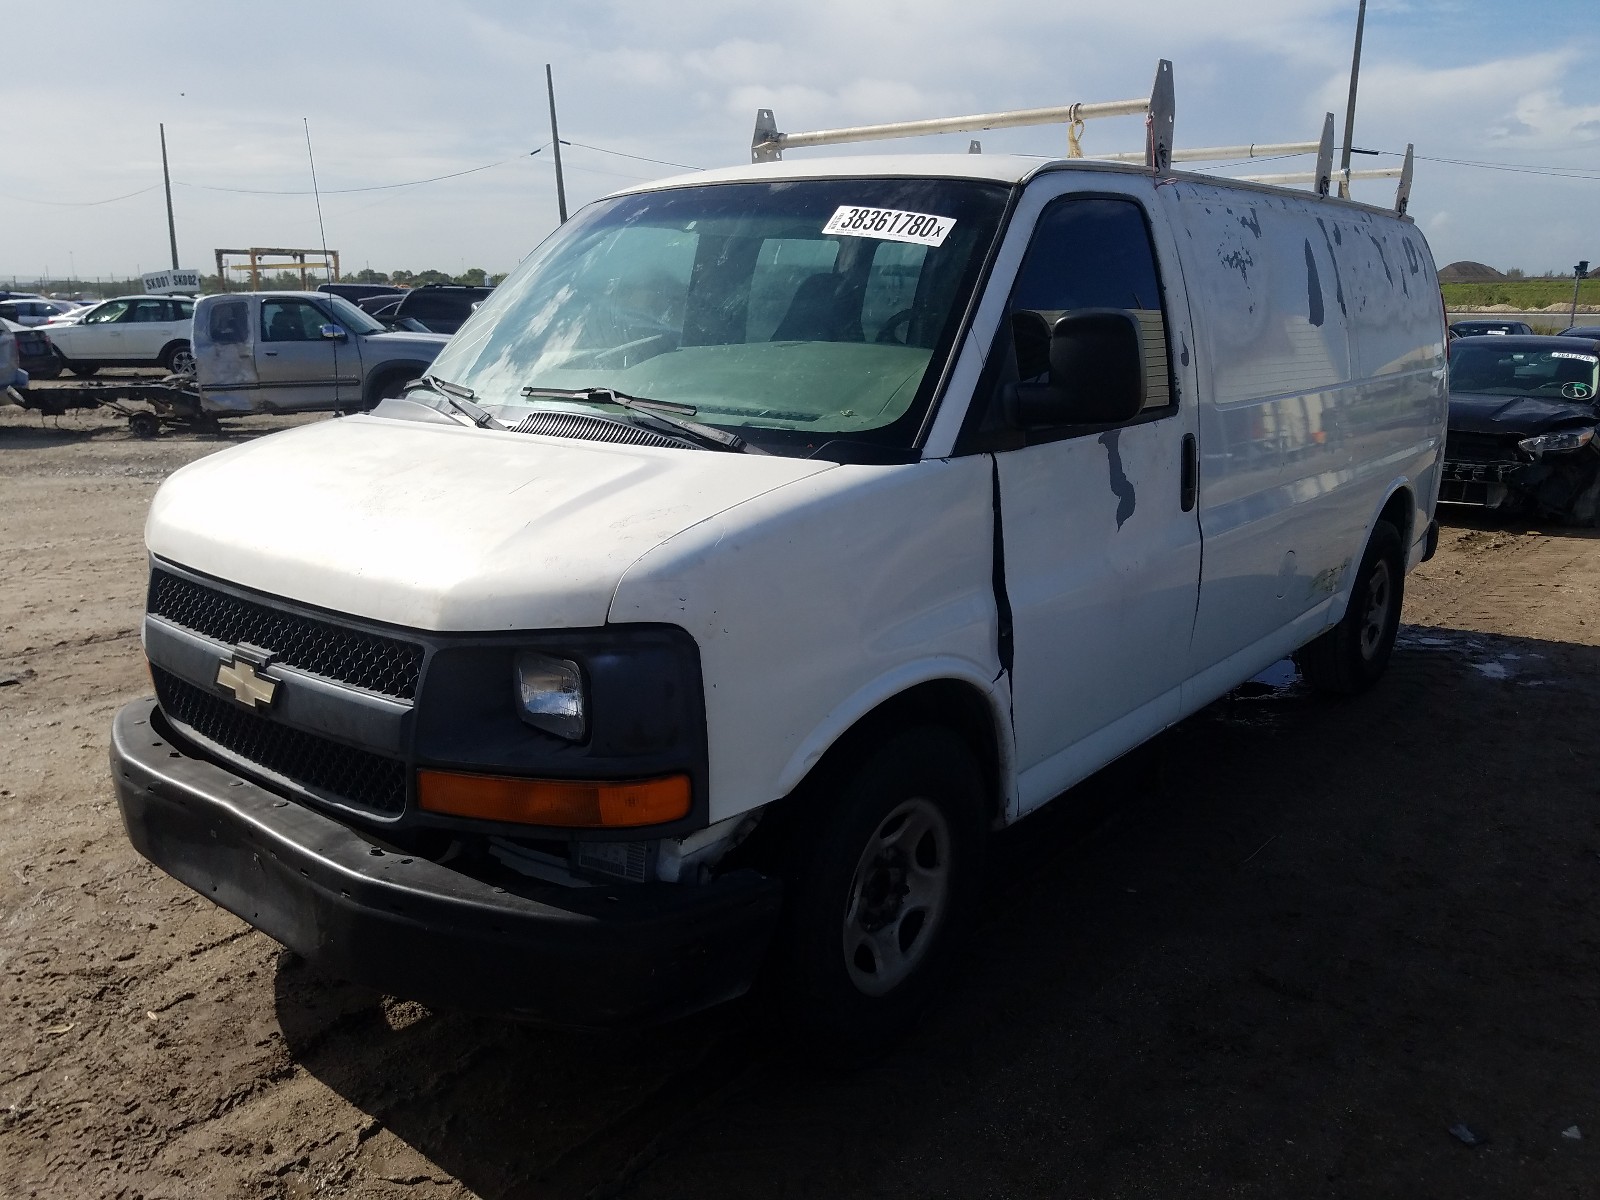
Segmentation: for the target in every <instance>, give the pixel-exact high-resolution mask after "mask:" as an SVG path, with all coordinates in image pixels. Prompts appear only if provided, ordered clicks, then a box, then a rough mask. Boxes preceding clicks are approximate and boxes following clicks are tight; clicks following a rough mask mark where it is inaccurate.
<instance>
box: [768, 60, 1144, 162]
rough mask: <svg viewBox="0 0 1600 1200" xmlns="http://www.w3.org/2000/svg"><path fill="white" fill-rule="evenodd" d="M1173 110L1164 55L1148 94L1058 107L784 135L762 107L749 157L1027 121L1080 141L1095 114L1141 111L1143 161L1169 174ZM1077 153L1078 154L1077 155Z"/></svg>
mask: <svg viewBox="0 0 1600 1200" xmlns="http://www.w3.org/2000/svg"><path fill="white" fill-rule="evenodd" d="M1174 108H1175V100H1174V95H1173V90H1172V63H1171V62H1170V61H1169V60H1167V59H1165V58H1163V59H1162V60H1161V61H1160V62H1159V63H1157V64H1156V77H1155V82H1154V83H1153V84H1152V85H1151V88H1150V94H1149V95H1148V96H1145V97H1143V98H1141V99H1138V100H1108V101H1102V102H1099V103H1089V104H1063V105H1060V106H1058V107H1055V108H1020V109H1013V110H1010V111H1008V112H992V113H974V114H972V115H970V116H965V117H935V118H933V119H931V120H926V121H894V122H890V123H889V124H886V125H852V126H846V127H843V128H840V129H818V130H815V131H813V132H811V133H780V132H779V131H778V122H777V119H776V118H775V117H774V116H773V115H772V110H771V109H770V108H763V109H761V110H759V111H758V112H757V113H756V127H755V133H754V135H753V136H752V137H751V139H750V161H751V162H777V161H778V160H780V159H781V158H782V157H783V152H784V151H785V150H797V149H799V148H801V147H803V146H837V145H842V144H844V143H847V142H872V141H878V140H881V139H885V138H904V137H921V136H924V135H927V134H934V133H976V132H977V131H978V130H981V129H1013V128H1016V127H1018V126H1023V125H1054V124H1056V123H1058V122H1064V123H1066V125H1067V128H1068V130H1069V140H1071V141H1072V142H1073V143H1074V144H1076V139H1077V129H1078V128H1079V127H1080V126H1081V125H1082V123H1083V122H1084V121H1090V120H1093V119H1095V118H1097V117H1124V116H1138V115H1143V116H1145V117H1146V125H1147V128H1148V132H1147V134H1146V137H1145V152H1144V156H1143V159H1144V162H1145V165H1147V166H1148V167H1150V169H1151V170H1153V171H1158V172H1166V171H1168V170H1170V169H1171V164H1172V129H1173V123H1174V118H1175V113H1174ZM969 151H970V147H969ZM1073 157H1075V158H1076V157H1080V156H1079V155H1077V154H1074V155H1073Z"/></svg>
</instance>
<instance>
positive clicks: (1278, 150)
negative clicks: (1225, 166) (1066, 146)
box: [1089, 142, 1322, 163]
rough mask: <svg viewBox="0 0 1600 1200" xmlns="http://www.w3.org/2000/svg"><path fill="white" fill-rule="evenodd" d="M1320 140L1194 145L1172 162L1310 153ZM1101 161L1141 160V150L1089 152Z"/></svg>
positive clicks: (1091, 156) (1181, 152) (1142, 159)
mask: <svg viewBox="0 0 1600 1200" xmlns="http://www.w3.org/2000/svg"><path fill="white" fill-rule="evenodd" d="M1321 144H1322V143H1320V142H1252V143H1250V144H1249V145H1245V146H1195V147H1193V148H1192V149H1189V150H1174V151H1173V152H1172V161H1173V162H1215V161H1217V160H1220V159H1224V158H1281V157H1282V156H1284V155H1286V154H1311V153H1313V152H1314V151H1315V150H1316V149H1317V147H1318V146H1320V145H1321ZM1089 157H1090V158H1094V159H1098V160H1099V161H1101V162H1121V163H1130V162H1131V163H1137V162H1143V161H1144V158H1145V155H1144V151H1142V150H1125V151H1122V152H1121V153H1118V154H1091V155H1089Z"/></svg>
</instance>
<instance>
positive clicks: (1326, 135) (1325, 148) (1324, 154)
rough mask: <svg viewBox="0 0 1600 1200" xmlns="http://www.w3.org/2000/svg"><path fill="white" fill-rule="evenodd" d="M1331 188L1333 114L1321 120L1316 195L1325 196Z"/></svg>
mask: <svg viewBox="0 0 1600 1200" xmlns="http://www.w3.org/2000/svg"><path fill="white" fill-rule="evenodd" d="M1332 186H1333V114H1332V113H1328V114H1327V115H1326V116H1324V117H1323V119H1322V141H1321V143H1320V144H1319V145H1318V146H1317V195H1319V196H1326V195H1327V194H1328V189H1329V188H1330V187H1332Z"/></svg>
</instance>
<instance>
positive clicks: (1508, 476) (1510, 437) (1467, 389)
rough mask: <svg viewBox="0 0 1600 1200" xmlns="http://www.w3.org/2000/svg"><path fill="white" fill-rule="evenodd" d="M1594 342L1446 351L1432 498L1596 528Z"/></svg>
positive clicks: (1480, 341)
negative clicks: (1438, 475)
mask: <svg viewBox="0 0 1600 1200" xmlns="http://www.w3.org/2000/svg"><path fill="white" fill-rule="evenodd" d="M1597 390H1600V340H1593V339H1582V338H1573V337H1517V336H1513V335H1506V334H1501V335H1491V336H1487V337H1465V338H1459V339H1457V340H1456V341H1454V342H1452V343H1451V344H1450V422H1449V430H1448V433H1447V436H1446V438H1445V451H1444V458H1445V462H1444V477H1443V480H1442V481H1441V484H1440V488H1439V499H1440V500H1444V501H1448V502H1451V503H1455V504H1477V505H1482V506H1484V507H1486V508H1497V509H1503V510H1507V511H1513V512H1524V513H1529V514H1531V515H1535V516H1539V517H1554V518H1559V519H1563V520H1570V521H1575V522H1577V523H1580V524H1594V523H1596V517H1597V516H1600V437H1597V436H1596V426H1597V425H1600V404H1597V399H1596V393H1597Z"/></svg>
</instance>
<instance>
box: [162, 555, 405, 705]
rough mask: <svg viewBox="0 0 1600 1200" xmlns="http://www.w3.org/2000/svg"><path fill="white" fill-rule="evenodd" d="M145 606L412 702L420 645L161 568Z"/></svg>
mask: <svg viewBox="0 0 1600 1200" xmlns="http://www.w3.org/2000/svg"><path fill="white" fill-rule="evenodd" d="M149 608H150V612H151V613H152V614H154V615H155V616H158V617H164V618H166V619H167V620H169V621H171V622H172V623H173V624H175V625H181V626H183V627H184V628H185V629H190V630H193V631H194V632H195V633H200V634H204V635H205V636H206V637H209V638H215V639H216V640H217V641H219V642H226V643H227V644H229V645H232V646H237V645H239V644H240V643H247V644H249V645H251V646H259V647H261V648H262V649H263V650H270V651H272V653H273V655H274V657H275V658H277V659H278V660H279V661H281V662H283V663H286V664H287V665H289V666H291V667H298V668H299V669H300V670H302V671H306V672H309V673H310V674H312V675H319V676H321V677H322V678H324V679H329V680H332V681H334V682H336V683H345V684H349V685H351V686H352V687H358V688H362V689H364V690H366V691H369V692H377V693H379V694H380V695H384V696H394V697H396V698H397V699H401V700H411V699H414V698H415V697H416V694H417V680H418V679H419V678H420V676H421V673H422V647H421V646H419V645H417V644H416V643H414V642H404V641H401V640H400V639H398V638H391V637H384V636H383V635H381V634H376V633H368V632H367V631H365V630H361V629H351V628H349V627H348V626H344V625H336V624H334V623H333V622H331V621H323V620H319V619H317V618H315V617H308V616H303V615H301V614H299V613H294V612H287V611H285V610H283V609H279V608H270V607H268V606H267V605H265V604H258V603H256V602H255V601H253V600H245V599H242V598H241V597H238V596H234V595H231V594H229V593H227V592H224V591H221V590H219V589H217V588H212V587H207V586H205V585H204V584H199V583H195V582H193V581H192V580H189V579H185V578H183V577H182V576H179V575H174V574H173V573H172V572H170V571H163V570H161V569H160V568H159V567H157V568H156V569H155V570H153V571H152V572H151V573H150V605H149Z"/></svg>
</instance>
